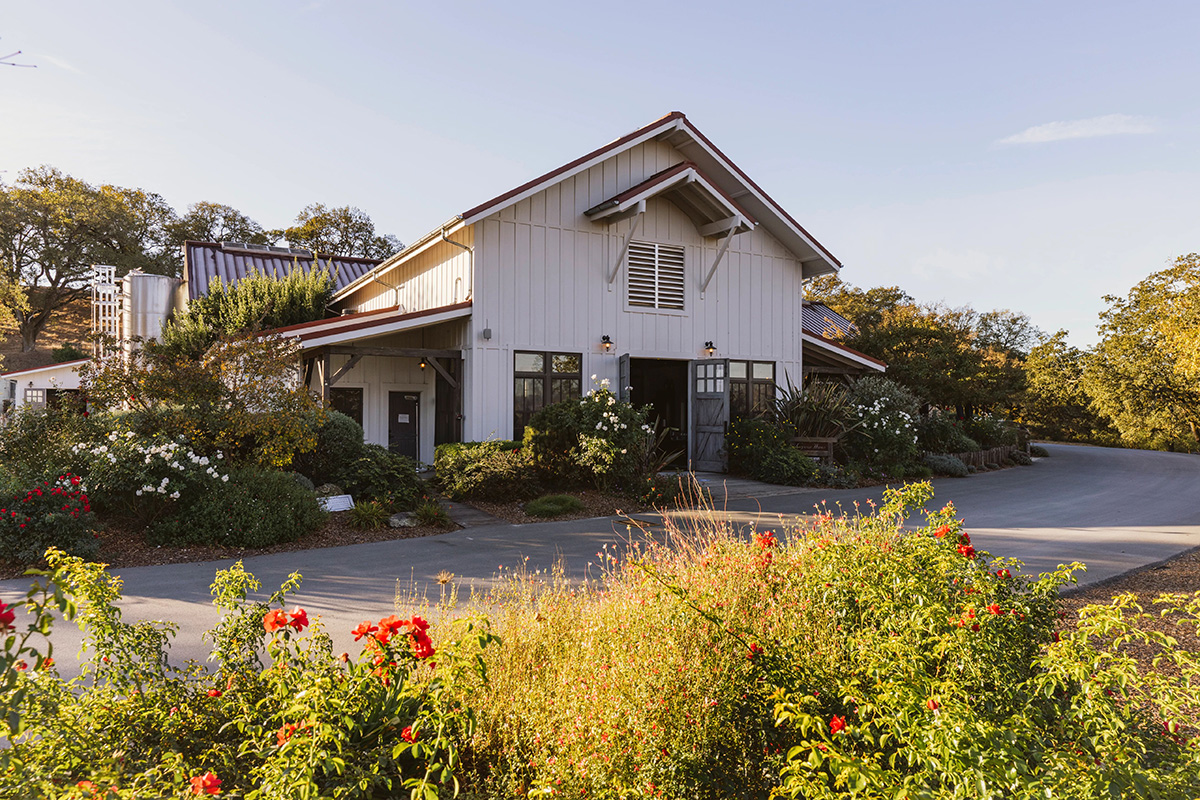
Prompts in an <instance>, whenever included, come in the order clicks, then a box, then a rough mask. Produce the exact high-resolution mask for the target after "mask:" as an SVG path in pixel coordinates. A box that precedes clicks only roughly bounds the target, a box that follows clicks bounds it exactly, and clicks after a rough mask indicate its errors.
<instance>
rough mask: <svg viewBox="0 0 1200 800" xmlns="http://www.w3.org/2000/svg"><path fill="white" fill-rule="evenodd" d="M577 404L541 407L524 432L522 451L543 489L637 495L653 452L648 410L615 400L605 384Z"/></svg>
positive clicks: (596, 384)
mask: <svg viewBox="0 0 1200 800" xmlns="http://www.w3.org/2000/svg"><path fill="white" fill-rule="evenodd" d="M592 381H593V382H594V384H595V386H596V388H595V389H594V390H592V391H591V392H589V393H588V394H586V395H584V397H583V398H581V399H579V400H566V401H563V402H561V403H556V404H554V405H552V406H547V407H546V408H543V409H542V410H541V411H539V412H537V413H536V414H534V415H533V418H532V419H531V420H530V421H529V424H528V425H527V426H526V427H525V446H526V447H527V448H529V450H530V453H531V456H532V458H533V461H534V463H535V464H536V465H537V467H538V469H539V471H540V472H541V473H542V476H543V480H544V482H545V483H547V484H548V485H549V486H552V487H553V486H580V485H582V486H592V487H594V488H597V489H603V490H606V491H609V490H614V489H619V490H634V489H638V490H640V489H641V484H642V483H644V482H645V479H646V478H647V475H646V464H647V463H648V459H647V454H648V452H649V451H650V450H651V449H652V448H653V447H654V444H655V439H654V429H653V428H652V427H651V426H650V424H649V422H648V421H647V417H648V414H649V409H648V408H640V409H639V408H634V407H633V405H632V404H630V403H628V402H624V401H621V400H618V399H617V397H616V395H614V394H613V392H612V389H611V388H610V387H609V382H608V380H607V379H604V380H599V381H597V380H596V376H595V375H593V376H592Z"/></svg>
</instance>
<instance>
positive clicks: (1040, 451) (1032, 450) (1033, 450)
mask: <svg viewBox="0 0 1200 800" xmlns="http://www.w3.org/2000/svg"><path fill="white" fill-rule="evenodd" d="M1029 455H1031V456H1033V457H1034V458H1049V457H1050V451H1049V450H1047V449H1046V448H1044V447H1042V446H1041V445H1040V444H1031V445H1029Z"/></svg>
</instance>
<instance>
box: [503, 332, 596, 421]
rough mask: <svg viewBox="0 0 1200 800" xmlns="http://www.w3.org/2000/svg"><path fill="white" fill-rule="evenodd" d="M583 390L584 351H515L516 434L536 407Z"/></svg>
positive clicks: (559, 400)
mask: <svg viewBox="0 0 1200 800" xmlns="http://www.w3.org/2000/svg"><path fill="white" fill-rule="evenodd" d="M582 394H583V354H582V353H530V352H521V351H517V352H516V353H514V354H513V438H514V439H518V440H519V439H520V438H521V437H522V436H524V435H525V426H526V425H527V424H528V423H529V420H530V418H531V417H533V415H534V414H535V413H537V411H538V410H539V409H541V408H544V407H546V406H548V405H553V404H554V403H561V402H562V401H563V400H570V399H574V398H579V397H580V396H582Z"/></svg>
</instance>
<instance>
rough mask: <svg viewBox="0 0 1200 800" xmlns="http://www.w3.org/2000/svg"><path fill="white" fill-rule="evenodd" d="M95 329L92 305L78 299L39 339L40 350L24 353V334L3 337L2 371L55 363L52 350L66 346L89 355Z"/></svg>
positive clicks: (0, 349) (52, 320)
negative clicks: (88, 351)
mask: <svg viewBox="0 0 1200 800" xmlns="http://www.w3.org/2000/svg"><path fill="white" fill-rule="evenodd" d="M91 330H92V306H91V301H90V300H86V299H85V300H76V301H75V302H74V303H71V304H70V305H68V306H66V307H65V308H62V309H59V311H58V312H57V313H55V314H54V315H53V316H52V317H51V318H50V321H49V322H48V323H47V324H46V327H45V328H44V329H43V330H42V335H41V336H39V337H38V340H37V347H35V348H34V349H33V350H31V351H29V352H28V353H23V352H21V335H20V334H19V333H12V334H9V335H8V336H4V337H0V356H3V357H4V363H3V364H2V365H0V370H3V371H5V372H11V371H14V370H18V369H31V368H34V367H45V366H48V365H50V364H53V363H54V358H53V357H52V356H51V355H50V351H51V350H53V349H54V348H56V347H61V346H62V345H64V344H68V343H74V344H77V345H78V346H79V347H80V349H82V350H84V351H85V352H86V351H87V349H88V344H87V337H88V334H89V333H91Z"/></svg>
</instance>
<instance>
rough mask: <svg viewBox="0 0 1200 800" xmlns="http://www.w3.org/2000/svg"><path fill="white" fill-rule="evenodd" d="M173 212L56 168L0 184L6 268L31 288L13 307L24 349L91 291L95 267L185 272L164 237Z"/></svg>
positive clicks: (148, 198) (136, 192)
mask: <svg viewBox="0 0 1200 800" xmlns="http://www.w3.org/2000/svg"><path fill="white" fill-rule="evenodd" d="M173 221H174V212H173V211H172V210H171V208H170V206H168V205H167V204H166V202H165V201H164V200H163V199H162V198H161V197H160V196H159V195H157V194H154V193H151V192H145V191H143V190H141V189H124V188H121V187H117V186H111V185H104V186H100V187H94V186H92V185H90V184H88V183H86V182H84V181H81V180H79V179H78V178H73V177H71V176H69V175H64V174H63V173H62V172H59V171H58V170H57V169H54V168H53V167H47V166H42V167H37V168H35V169H27V170H24V171H22V172H21V173H20V175H19V176H18V178H17V181H16V183H15V184H13V185H12V186H0V272H3V274H4V275H5V277H6V278H7V279H8V280H9V281H10V282H13V283H16V284H18V285H20V286H22V287H23V288H24V289H25V292H26V295H27V298H28V304H27V305H26V306H25V307H23V308H18V309H16V310H15V316H16V321H17V325H18V328H19V330H20V332H21V339H22V347H23V349H24V350H25V351H29V350H32V349H33V347H34V345H35V344H36V343H37V337H38V335H39V334H40V333H41V332H42V329H43V328H44V327H45V326H46V323H47V322H48V321H49V320H50V318H51V316H52V315H53V314H54V313H55V312H56V311H57V310H58V309H60V308H62V307H63V306H65V305H67V304H68V303H70V302H72V301H74V300H77V299H79V298H81V297H84V296H85V295H86V294H87V292H88V286H89V278H90V276H91V267H92V265H93V264H110V265H112V266H115V267H116V268H117V274H118V275H123V274H125V273H126V272H128V271H130V270H132V269H140V270H143V271H146V272H154V273H159V274H165V275H177V274H178V273H179V263H180V255H179V253H178V252H177V251H176V250H175V249H174V248H172V247H171V246H170V245H169V243H168V239H167V237H166V234H165V230H166V227H167V226H169V225H170V224H171V222H173Z"/></svg>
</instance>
